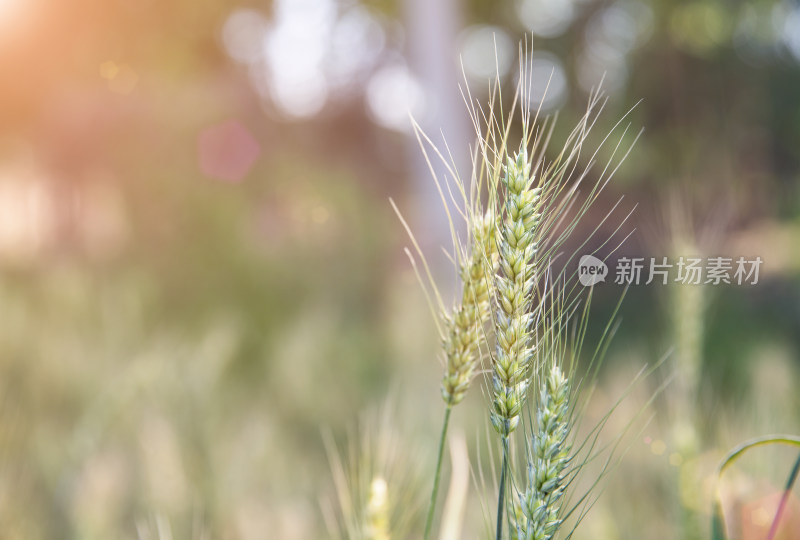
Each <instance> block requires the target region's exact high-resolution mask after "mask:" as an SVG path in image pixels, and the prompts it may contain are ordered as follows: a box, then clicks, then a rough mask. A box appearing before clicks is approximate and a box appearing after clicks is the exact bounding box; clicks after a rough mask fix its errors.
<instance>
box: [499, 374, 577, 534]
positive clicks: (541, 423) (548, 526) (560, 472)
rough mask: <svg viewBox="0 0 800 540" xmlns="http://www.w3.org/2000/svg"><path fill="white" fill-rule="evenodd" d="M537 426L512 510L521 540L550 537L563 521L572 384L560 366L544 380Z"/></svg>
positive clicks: (537, 414)
mask: <svg viewBox="0 0 800 540" xmlns="http://www.w3.org/2000/svg"><path fill="white" fill-rule="evenodd" d="M536 427H537V429H536V432H535V433H534V435H533V440H532V444H531V453H530V455H529V456H528V485H527V488H526V490H525V492H524V493H523V494H522V495H521V496H520V500H519V503H518V507H517V508H515V509H514V511H512V515H513V516H515V518H516V520H515V521H516V531H513V532H514V533H516V538H518V539H519V540H549V539H550V538H553V536H554V535H555V532H556V530H557V529H558V527H559V525H561V520H560V519H559V509H560V500H561V497H562V495H563V493H564V488H565V482H564V480H565V473H566V469H567V465H568V464H569V450H570V448H569V445H568V443H567V436H568V434H569V427H570V421H569V384H568V380H567V378H566V377H565V376H564V374H563V373H562V372H561V369H560V368H559V367H558V366H553V368H552V369H551V370H550V374H549V375H548V376H547V378H546V379H545V380H544V381H543V383H542V388H541V395H540V402H539V406H538V409H537V412H536ZM512 536H513V534H512Z"/></svg>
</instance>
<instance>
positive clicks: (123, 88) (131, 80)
mask: <svg viewBox="0 0 800 540" xmlns="http://www.w3.org/2000/svg"><path fill="white" fill-rule="evenodd" d="M115 68H116V70H113V75H112V76H111V77H109V78H108V89H109V90H111V91H112V92H114V93H117V94H122V95H127V94H130V93H131V92H133V90H134V89H135V88H136V84H137V83H138V82H139V74H138V73H136V72H135V71H134V70H133V68H132V67H131V66H129V65H127V64H120V65H116V66H115ZM111 73H112V70H110V69H109V70H108V71H107V72H106V74H107V75H108V74H111Z"/></svg>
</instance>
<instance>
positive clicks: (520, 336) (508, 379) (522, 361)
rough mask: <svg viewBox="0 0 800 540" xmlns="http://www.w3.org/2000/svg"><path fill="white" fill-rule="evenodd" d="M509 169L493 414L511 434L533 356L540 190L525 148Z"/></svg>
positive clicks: (505, 179) (501, 239) (499, 280)
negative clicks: (534, 181) (535, 266)
mask: <svg viewBox="0 0 800 540" xmlns="http://www.w3.org/2000/svg"><path fill="white" fill-rule="evenodd" d="M504 172H505V174H504V175H503V177H502V181H503V184H504V185H505V188H506V197H505V212H506V216H505V220H504V223H503V226H502V228H501V229H500V230H499V231H498V235H497V251H498V253H499V256H500V265H499V266H500V271H501V272H500V273H499V274H498V275H497V278H496V280H495V287H496V289H497V296H496V303H497V309H496V310H495V332H496V337H497V350H496V354H495V357H494V359H493V362H492V370H493V376H492V392H493V399H492V408H491V411H490V417H491V421H492V426H494V429H495V430H496V431H497V432H498V433H499V434H500V435H502V436H503V437H504V438H507V437H508V436H509V434H510V433H511V432H513V431H514V429H515V428H516V427H517V425H518V424H519V416H520V412H521V411H522V406H523V404H524V402H525V395H526V393H527V387H528V378H529V371H530V364H531V359H532V358H533V346H532V344H531V330H530V328H531V319H532V317H533V315H532V314H531V313H530V307H531V291H532V290H533V284H534V281H535V279H536V278H535V272H534V270H535V268H534V264H533V260H534V256H535V254H536V250H537V243H536V229H537V225H538V223H539V219H540V204H539V200H540V194H541V190H540V189H539V188H533V187H531V184H532V183H533V176H532V175H531V163H530V161H529V159H528V153H527V150H525V149H524V148H523V150H522V151H521V152H520V153H519V154H517V155H516V157H515V159H513V160H512V159H511V158H509V159H508V163H507V164H506V166H505V171H504Z"/></svg>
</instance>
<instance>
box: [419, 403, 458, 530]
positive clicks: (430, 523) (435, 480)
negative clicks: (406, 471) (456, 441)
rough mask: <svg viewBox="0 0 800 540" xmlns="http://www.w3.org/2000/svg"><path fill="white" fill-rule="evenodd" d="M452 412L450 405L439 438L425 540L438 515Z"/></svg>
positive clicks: (446, 410) (445, 413)
mask: <svg viewBox="0 0 800 540" xmlns="http://www.w3.org/2000/svg"><path fill="white" fill-rule="evenodd" d="M451 410H453V409H452V406H451V405H448V406H447V408H446V409H445V410H444V423H442V434H441V436H440V437H439V457H438V458H437V459H436V473H435V475H434V477H433V492H432V493H431V502H430V504H429V505H428V518H427V519H426V520H425V536H424V538H425V540H428V538H429V537H430V535H431V527H433V515H434V514H435V513H436V499H437V497H438V495H439V477H440V476H441V474H442V458H443V457H444V442H445V440H446V439H447V426H448V424H449V423H450V411H451Z"/></svg>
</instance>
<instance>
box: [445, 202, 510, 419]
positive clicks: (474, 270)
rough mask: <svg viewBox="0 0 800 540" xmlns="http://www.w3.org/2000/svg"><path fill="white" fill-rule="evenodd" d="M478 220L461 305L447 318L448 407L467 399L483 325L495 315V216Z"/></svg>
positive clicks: (490, 214) (463, 268) (466, 264)
mask: <svg viewBox="0 0 800 540" xmlns="http://www.w3.org/2000/svg"><path fill="white" fill-rule="evenodd" d="M475 221H476V223H475V226H474V228H473V232H472V245H471V248H470V249H471V253H470V256H469V258H468V259H466V260H465V261H464V263H462V265H461V269H460V273H461V279H462V282H463V292H462V294H461V305H460V306H458V307H457V308H456V310H455V312H454V313H453V315H452V316H451V317H446V318H445V329H446V335H445V339H444V343H443V348H444V352H445V356H446V365H445V374H444V378H443V380H442V398H443V399H444V402H445V403H446V404H447V406H448V407H452V406H453V405H456V404H458V403H459V402H460V401H461V400H462V399H464V395H465V394H466V392H467V389H468V388H469V385H470V382H472V379H473V377H474V375H475V371H476V368H477V366H478V364H479V363H480V354H479V353H480V344H481V341H482V340H483V332H484V324H485V323H486V322H487V321H488V320H489V319H490V317H491V314H492V311H491V303H490V302H491V299H490V294H489V290H490V285H491V284H490V282H489V280H490V279H491V276H493V275H494V274H495V272H496V271H497V262H498V258H497V244H496V242H495V240H494V228H495V218H494V213H493V212H491V211H489V212H487V213H486V214H485V215H484V216H483V217H482V218H479V219H477V220H475Z"/></svg>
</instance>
